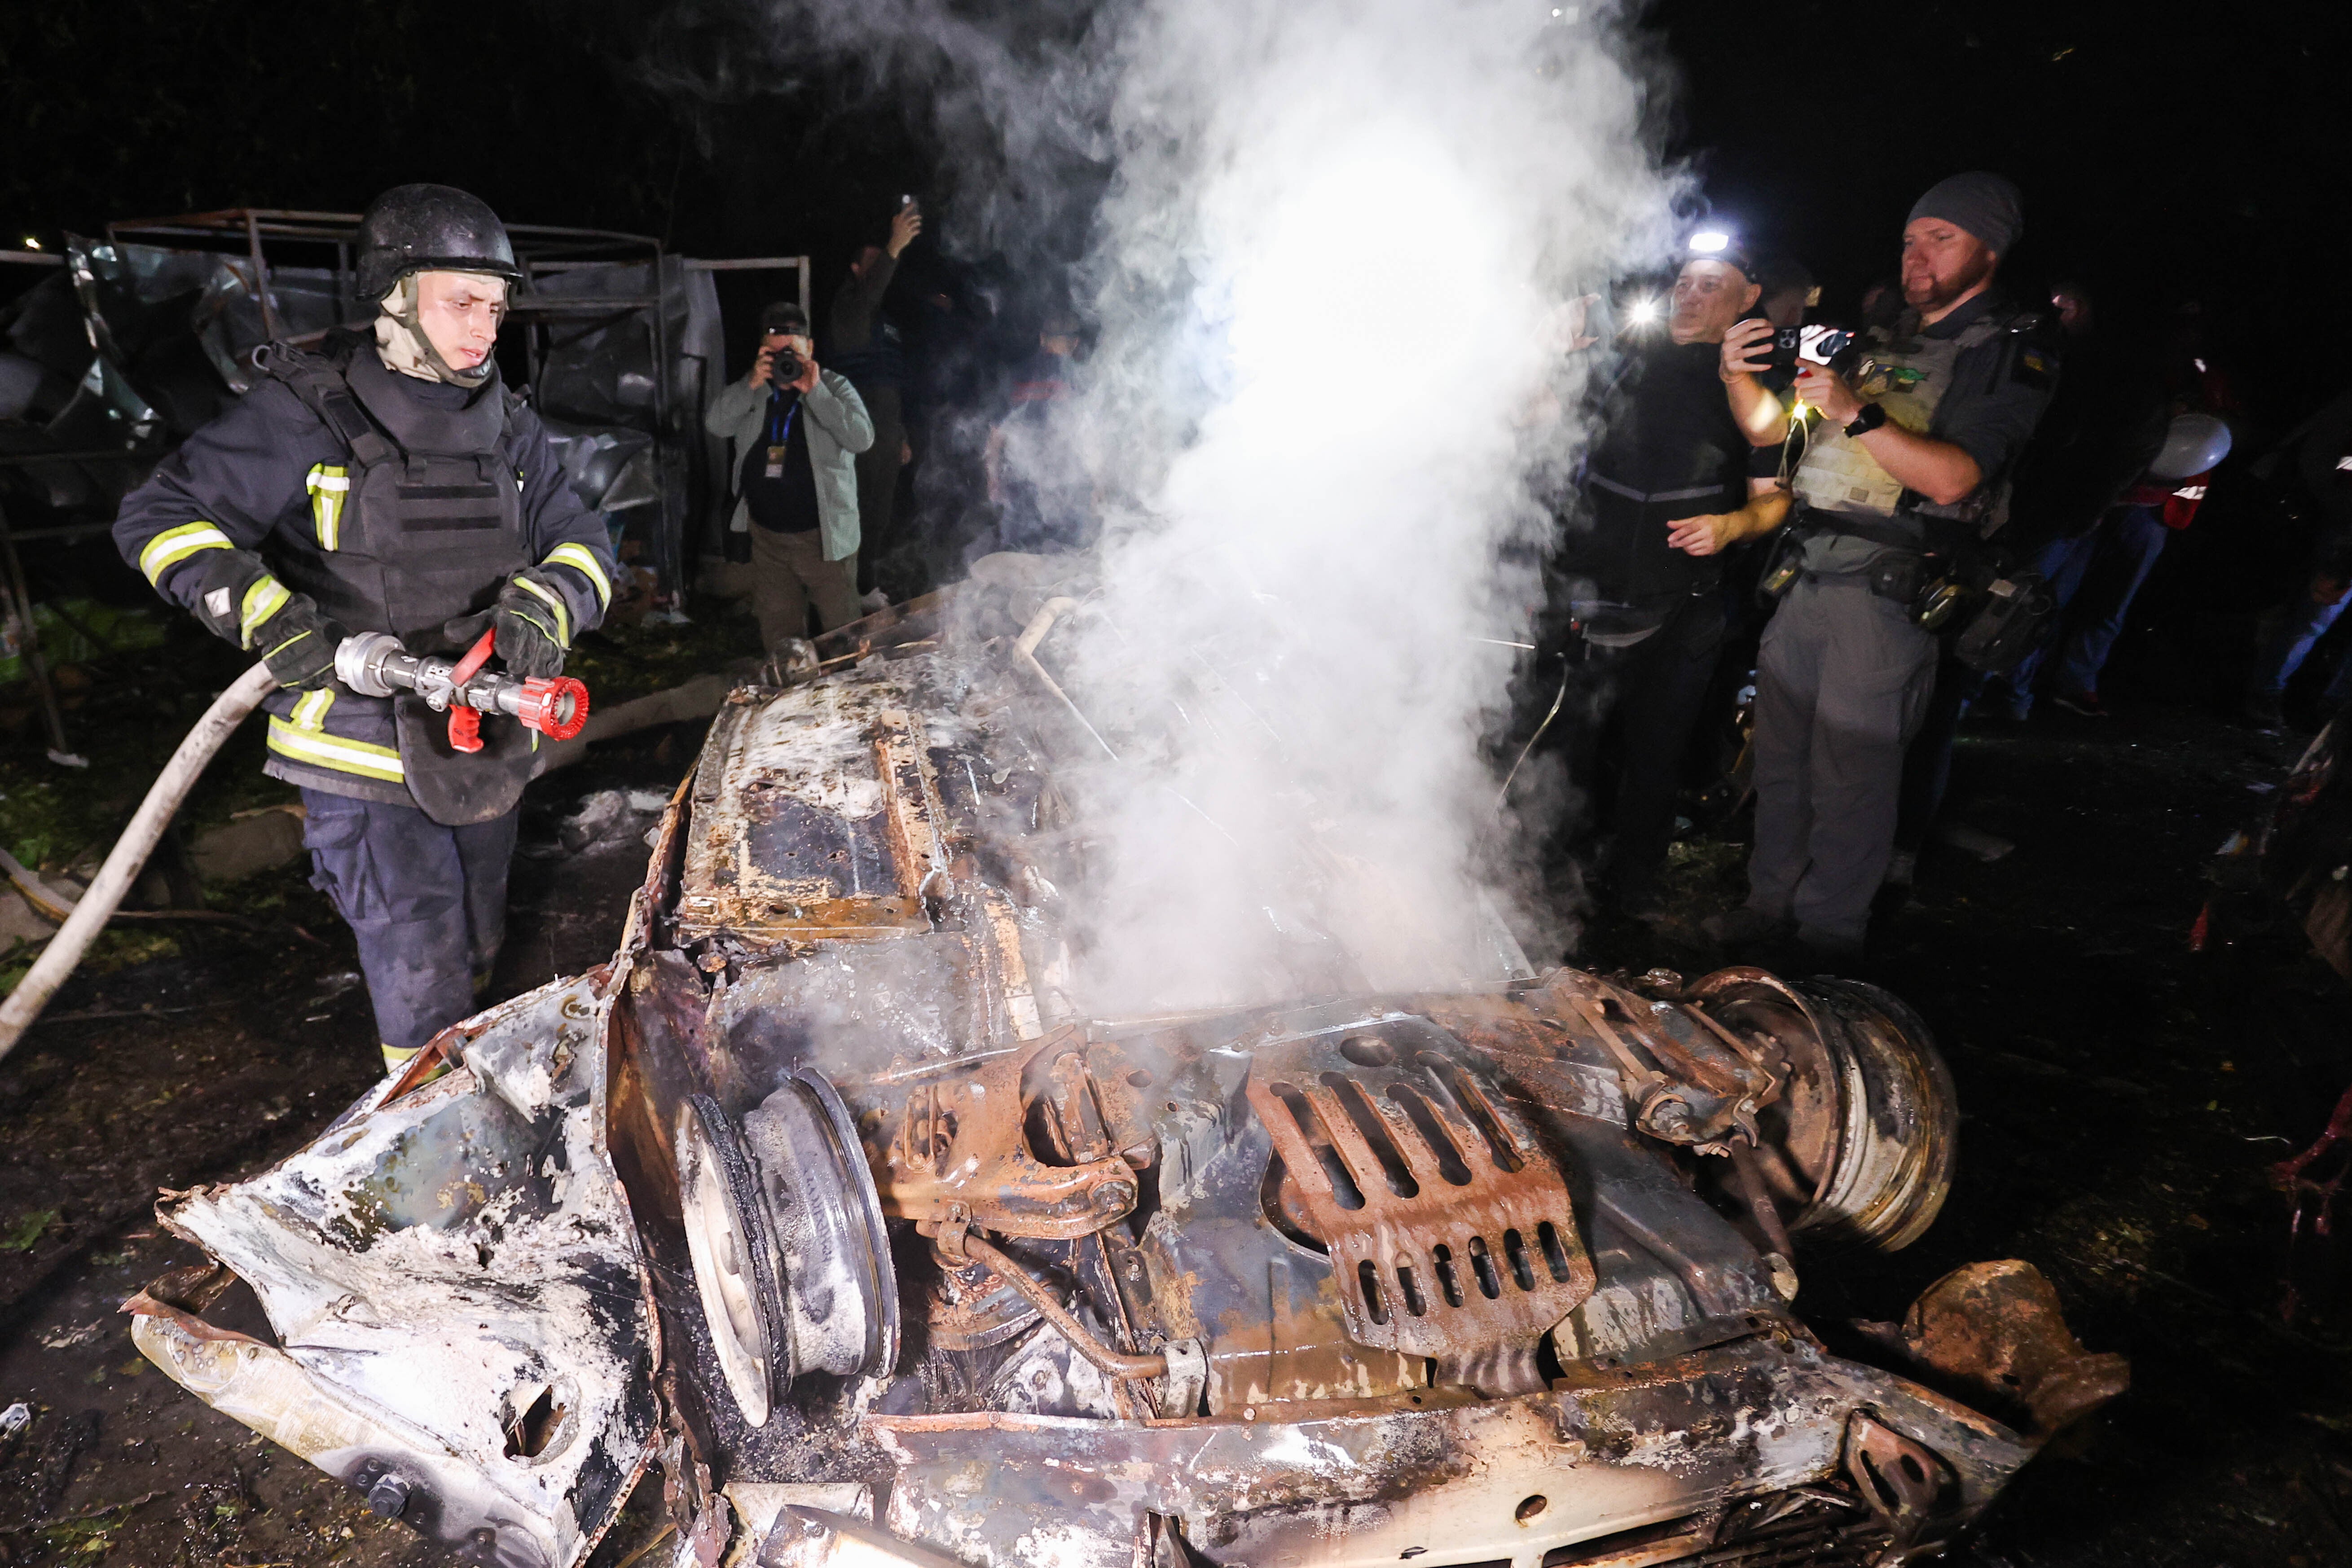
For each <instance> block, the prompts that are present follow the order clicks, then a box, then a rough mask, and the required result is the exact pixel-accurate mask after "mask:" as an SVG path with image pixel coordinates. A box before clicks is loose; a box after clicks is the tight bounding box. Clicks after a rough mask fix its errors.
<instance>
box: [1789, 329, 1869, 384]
mask: <svg viewBox="0 0 2352 1568" xmlns="http://www.w3.org/2000/svg"><path fill="white" fill-rule="evenodd" d="M1797 331H1798V342H1797V353H1798V356H1799V357H1800V358H1802V359H1808V360H1811V361H1812V362H1813V363H1815V364H1822V365H1827V366H1829V368H1830V369H1832V370H1833V371H1837V372H1839V373H1840V374H1843V372H1844V371H1845V368H1846V367H1847V366H1848V365H1850V364H1852V363H1853V362H1854V360H1855V359H1856V358H1858V357H1859V356H1860V354H1861V353H1862V349H1861V343H1862V340H1861V338H1860V337H1858V336H1857V335H1856V334H1855V333H1853V331H1849V330H1847V329H1846V328H1844V327H1800V328H1798V329H1797Z"/></svg>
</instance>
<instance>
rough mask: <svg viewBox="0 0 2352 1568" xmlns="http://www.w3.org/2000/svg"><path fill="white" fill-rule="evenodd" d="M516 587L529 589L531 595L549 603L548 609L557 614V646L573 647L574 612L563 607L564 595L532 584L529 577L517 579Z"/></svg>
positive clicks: (540, 585)
mask: <svg viewBox="0 0 2352 1568" xmlns="http://www.w3.org/2000/svg"><path fill="white" fill-rule="evenodd" d="M515 586H516V587H518V588H528V589H530V591H531V593H533V594H535V595H538V596H539V597H540V598H541V599H544V600H546V601H547V607H548V608H549V609H551V610H553V611H554V612H555V641H556V645H557V646H558V647H564V648H569V647H571V646H572V612H571V611H569V610H567V609H565V608H564V607H563V595H561V594H559V593H557V592H556V591H555V590H554V589H552V588H550V587H546V586H544V585H542V584H538V583H534V582H532V581H531V580H530V578H528V577H518V578H516V579H515Z"/></svg>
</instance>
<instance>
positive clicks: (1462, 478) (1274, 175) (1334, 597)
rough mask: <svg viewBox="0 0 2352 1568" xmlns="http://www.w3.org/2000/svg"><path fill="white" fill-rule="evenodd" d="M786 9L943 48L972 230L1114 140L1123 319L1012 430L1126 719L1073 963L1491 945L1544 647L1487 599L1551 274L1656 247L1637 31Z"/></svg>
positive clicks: (1480, 952)
mask: <svg viewBox="0 0 2352 1568" xmlns="http://www.w3.org/2000/svg"><path fill="white" fill-rule="evenodd" d="M765 14H766V15H767V16H769V17H770V19H771V26H770V29H769V36H770V37H799V38H803V39H809V40H814V41H819V42H822V43H823V44H824V46H825V47H828V48H832V49H836V50H840V49H848V50H857V49H865V50H869V51H873V52H874V53H875V54H876V55H877V58H879V57H881V56H884V55H895V56H899V57H903V56H906V55H907V54H908V51H910V50H911V51H914V52H915V53H918V54H921V55H922V56H923V58H927V59H929V60H931V61H932V62H933V64H934V65H935V66H936V65H937V64H939V63H940V62H942V61H944V62H947V63H948V64H950V66H951V67H952V70H951V72H950V78H951V79H943V78H941V77H940V75H939V73H938V72H937V71H936V70H935V71H934V73H933V77H932V79H933V80H934V82H937V83H941V84H942V86H943V90H944V91H945V92H946V94H947V95H948V96H949V97H950V98H951V99H952V100H953V105H954V106H953V107H952V108H951V109H947V110H937V111H935V113H936V116H937V118H938V120H939V121H940V123H942V124H946V123H956V124H961V125H964V126H967V127H970V126H973V125H980V124H985V125H987V126H988V127H989V128H990V135H991V136H992V142H990V144H989V145H988V147H986V148H985V149H979V148H975V149H974V155H975V157H978V158H980V159H981V160H982V162H984V163H987V164H989V165H990V166H991V167H992V169H993V170H994V171H995V174H993V175H992V181H993V183H994V184H995V185H996V187H997V190H998V194H997V195H996V196H994V197H993V198H990V199H976V198H975V197H974V196H973V195H971V193H969V192H967V193H965V195H963V196H962V197H961V199H960V200H959V202H958V204H957V206H958V210H959V212H960V213H961V215H962V217H963V220H964V232H963V233H961V235H959V234H958V233H957V232H954V231H953V230H952V229H951V230H950V233H949V234H948V235H947V236H946V237H947V239H948V240H949V242H950V244H953V243H955V242H957V241H958V240H959V239H961V240H963V241H964V242H966V243H968V244H973V245H976V246H989V247H1004V246H1006V245H1007V242H1008V239H1009V238H1010V236H1008V234H1007V233H1006V232H1005V226H1006V225H1007V224H1008V223H1009V222H1011V221H1013V219H1014V218H1015V217H1017V215H1018V214H1019V213H1020V212H1022V211H1024V210H1028V211H1031V212H1033V213H1034V212H1036V211H1039V210H1042V209H1043V207H1045V205H1050V201H1049V199H1048V198H1047V197H1046V196H1045V195H1042V194H1041V191H1042V186H1041V184H1039V183H1038V181H1037V178H1036V174H1035V172H1036V170H1037V169H1039V168H1054V167H1063V168H1066V167H1068V166H1071V165H1073V164H1076V163H1087V164H1095V165H1099V164H1101V163H1108V165H1109V166H1110V184H1109V187H1108V193H1107V194H1106V195H1104V196H1103V198H1102V200H1101V202H1100V205H1099V206H1098V207H1097V211H1096V216H1095V225H1094V231H1093V239H1092V243H1091V246H1090V248H1089V250H1088V254H1087V258H1086V261H1085V263H1084V264H1083V266H1082V268H1080V269H1079V273H1078V277H1077V279H1076V290H1075V291H1076V297H1077V298H1078V300H1080V302H1081V304H1082V307H1083V308H1084V309H1085V310H1087V312H1088V313H1090V315H1091V316H1092V319H1093V321H1094V322H1095V323H1096V332H1097V342H1096V346H1095V349H1094V352H1093V353H1092V354H1091V356H1090V358H1089V359H1088V360H1087V363H1085V364H1084V365H1083V366H1082V367H1081V369H1080V371H1079V373H1078V375H1077V383H1078V384H1077V389H1076V393H1075V395H1073V397H1072V398H1070V399H1069V400H1068V401H1067V402H1066V403H1065V404H1063V405H1057V406H1056V408H1055V415H1054V432H1055V439H1051V440H1047V441H1043V442H1032V443H1030V444H1028V446H1027V447H1026V448H1025V450H1026V452H1027V453H1028V454H1029V455H1028V456H1027V457H1026V458H1023V457H1021V456H1020V455H1019V454H1018V453H1017V452H1016V456H1015V459H1014V460H1015V461H1016V462H1018V461H1024V460H1025V461H1028V462H1030V463H1032V464H1038V465H1051V466H1053V467H1054V468H1055V469H1056V471H1055V472H1051V473H1039V474H1033V475H1031V476H1030V477H1031V478H1032V479H1035V480H1036V481H1038V482H1039V483H1041V484H1044V485H1045V486H1047V487H1049V488H1052V487H1068V486H1072V485H1076V486H1080V487H1083V488H1084V489H1087V490H1088V491H1090V492H1091V493H1092V494H1093V495H1094V496H1095V498H1096V499H1097V501H1098V503H1099V505H1100V508H1101V510H1103V511H1104V512H1105V513H1106V514H1107V517H1108V521H1107V524H1106V528H1105V533H1104V538H1103V541H1102V543H1101V546H1100V551H1099V561H1098V563H1097V565H1096V567H1095V568H1094V572H1093V576H1092V579H1091V580H1092V583H1093V584H1094V589H1093V592H1092V594H1091V595H1090V596H1089V597H1088V599H1087V604H1086V606H1085V608H1084V610H1083V611H1082V612H1080V613H1078V614H1076V615H1074V616H1070V617H1068V618H1067V620H1066V623H1065V624H1064V625H1062V626H1057V627H1056V628H1055V631H1054V632H1053V633H1052V634H1051V636H1050V637H1048V638H1047V640H1046V641H1045V643H1044V644H1043V645H1042V646H1041V647H1040V649H1039V658H1040V659H1041V660H1042V661H1043V663H1044V664H1045V666H1046V667H1047V668H1049V669H1051V670H1052V671H1053V672H1054V673H1055V675H1056V676H1057V677H1058V678H1059V679H1060V680H1061V682H1062V684H1063V685H1064V686H1065V687H1066V689H1067V690H1068V691H1069V693H1070V694H1071V696H1072V698H1073V699H1074V700H1076V702H1077V704H1078V706H1079V707H1080V708H1081V709H1083V710H1086V712H1087V719H1088V720H1089V721H1090V722H1091V723H1092V724H1093V726H1094V728H1095V729H1096V731H1098V733H1099V735H1100V741H1099V742H1095V741H1094V740H1092V739H1091V738H1089V739H1087V740H1086V741H1084V742H1082V743H1081V748H1080V751H1079V752H1078V753H1077V754H1080V755H1083V754H1085V752H1086V751H1087V750H1088V749H1091V751H1092V752H1094V755H1093V757H1092V759H1091V765H1088V766H1085V767H1075V768H1072V769H1069V770H1066V775H1065V777H1064V779H1063V784H1064V787H1065V789H1066V792H1068V793H1069V794H1071V795H1074V796H1075V797H1076V804H1077V805H1078V807H1079V809H1078V814H1077V815H1078V819H1079V820H1080V821H1081V822H1082V823H1084V824H1085V825H1086V831H1087V839H1088V844H1089V870H1090V875H1089V877H1088V879H1087V881H1088V883H1089V885H1090V887H1091V889H1092V897H1091V899H1090V910H1089V916H1088V918H1087V919H1086V920H1084V921H1079V922H1076V923H1077V924H1078V926H1079V928H1080V929H1081V930H1082V931H1084V932H1085V933H1086V936H1087V951H1086V952H1083V953H1082V954H1081V955H1080V957H1079V962H1078V963H1077V965H1076V970H1077V973H1076V986H1077V989H1078V990H1079V992H1080V993H1081V994H1080V997H1079V1000H1080V1002H1081V1004H1082V1005H1085V1006H1087V1008H1088V1009H1089V1010H1090V1011H1094V1012H1096V1013H1097V1014H1117V1013H1124V1012H1133V1011H1139V1010H1145V1011H1148V1010H1157V1009H1161V1008H1174V1007H1183V1006H1198V1005H1213V1004H1228V1003H1240V1002H1249V1001H1263V1000H1272V999H1276V998H1279V997H1285V996H1292V997H1295V996H1297V995H1300V994H1312V993H1314V992H1316V991H1318V990H1320V991H1333V990H1339V989H1348V988H1359V987H1362V986H1367V985H1369V986H1371V987H1375V988H1381V989H1389V988H1399V987H1406V986H1413V985H1421V984H1444V983H1447V982H1460V981H1462V980H1465V979H1475V978H1482V977H1492V976H1493V974H1494V973H1495V969H1494V964H1493V945H1492V943H1491V942H1490V941H1489V940H1488V938H1489V937H1490V935H1491V930H1490V927H1491V922H1490V921H1487V920H1486V911H1489V910H1493V909H1495V908H1496V907H1508V906H1512V905H1513V904H1514V902H1515V900H1516V896H1517V894H1518V893H1519V892H1520V891H1521V890H1522V889H1524V888H1525V887H1526V886H1527V885H1528V882H1529V881H1530V880H1531V879H1529V878H1528V877H1527V876H1526V875H1525V872H1526V871H1527V870H1528V868H1525V867H1514V866H1512V865H1510V864H1508V863H1507V862H1508V860H1509V858H1510V856H1511V853H1512V851H1510V850H1509V849H1508V848H1507V845H1508V843H1509V840H1508V839H1507V837H1502V836H1498V835H1497V834H1496V832H1495V830H1494V829H1495V821H1496V816H1495V814H1496V806H1495V802H1496V783H1497V780H1496V768H1495V767H1494V765H1493V763H1492V762H1491V759H1490V758H1489V756H1488V755H1487V754H1486V751H1485V749H1484V744H1483V743H1484V742H1486V740H1487V738H1488V737H1489V736H1490V735H1491V733H1492V732H1493V731H1494V730H1495V728H1496V720H1497V717H1498V707H1499V704H1500V703H1501V701H1502V700H1503V694H1504V689H1505V686H1506V682H1507V679H1508V677H1509V673H1510V669H1511V664H1512V659H1513V657H1514V654H1513V650H1511V649H1509V648H1507V647H1498V646H1496V642H1495V641H1479V640H1476V639H1479V638H1487V639H1497V640H1499V641H1505V642H1507V641H1515V640H1516V641H1527V640H1529V638H1528V616H1529V612H1530V610H1531V609H1532V608H1533V607H1534V604H1535V601H1536V598H1537V596H1538V586H1537V583H1536V579H1535V573H1534V568H1533V560H1534V558H1535V556H1536V555H1537V554H1538V552H1540V549H1541V547H1542V545H1543V543H1544V542H1545V540H1546V538H1547V537H1548V535H1549V531H1550V530H1552V529H1553V528H1554V527H1556V526H1557V524H1556V523H1555V522H1554V521H1553V520H1552V518H1551V516H1550V513H1549V509H1548V508H1547V507H1546V506H1544V505H1543V504H1542V503H1541V499H1540V498H1541V494H1542V491H1543V487H1544V484H1545V482H1546V481H1547V479H1552V480H1556V479H1557V476H1558V474H1559V471H1560V469H1561V468H1562V467H1563V466H1564V464H1565V463H1566V462H1568V461H1570V460H1571V459H1572V458H1573V456H1574V454H1575V451H1576V449H1577V447H1579V446H1580V442H1581V439H1582V432H1581V431H1580V429H1579V428H1578V423H1577V422H1578V417H1579V416H1578V415H1577V413H1576V410H1577V409H1578V408H1579V407H1580V396H1579V395H1580V390H1581V383H1582V379H1583V378H1584V377H1585V376H1586V375H1587V374H1591V372H1592V371H1593V370H1595V369H1596V368H1598V366H1597V363H1595V356H1594V355H1591V354H1586V355H1568V354H1564V353H1562V352H1561V345H1560V342H1559V336H1560V334H1559V307H1560V305H1561V303H1562V302H1563V301H1564V300H1569V299H1571V298H1573V297H1575V296H1576V295H1578V294H1580V293H1582V292H1585V291H1589V290H1592V289H1600V288H1601V287H1603V286H1604V285H1605V283H1606V280H1607V279H1610V278H1611V277H1612V276H1618V275H1622V273H1624V272H1625V271H1627V270H1628V269H1630V268H1632V267H1633V266H1636V265H1640V264H1643V263H1647V262H1650V261H1653V260H1654V259H1655V258H1657V257H1659V256H1660V255H1661V254H1662V253H1663V249H1664V242H1665V240H1666V239H1667V237H1668V236H1669V234H1670V232H1671V225H1672V215H1673V211H1674V208H1675V200H1676V198H1677V195H1679V194H1680V192H1681V190H1682V188H1683V187H1682V184H1681V181H1680V177H1679V176H1677V175H1676V174H1674V173H1673V172H1672V171H1669V170H1667V169H1665V168H1664V167H1663V166H1662V164H1661V163H1660V160H1659V157H1658V155H1657V152H1656V149H1655V146H1654V135H1653V134H1652V132H1651V131H1650V130H1649V128H1648V123H1647V121H1648V112H1647V95H1648V93H1649V91H1650V90H1651V83H1652V80H1653V78H1654V74H1655V73H1654V70H1653V69H1652V68H1649V67H1647V66H1645V65H1644V64H1643V60H1642V58H1641V54H1640V50H1639V47H1638V45H1637V43H1636V42H1635V41H1633V40H1631V39H1630V38H1629V37H1627V35H1626V34H1625V32H1624V31H1623V29H1622V26H1621V25H1620V22H1619V20H1618V18H1617V17H1616V16H1614V15H1613V14H1612V13H1602V14H1598V15H1596V14H1595V13H1594V12H1593V10H1592V8H1591V6H1589V5H1588V6H1585V7H1584V8H1583V14H1582V15H1578V14H1577V8H1576V7H1572V6H1559V7H1555V6H1552V5H1541V4H1535V5H1531V4H1528V3H1526V0H1132V3H1130V4H1126V5H1112V6H1107V7H1105V8H1103V9H1102V10H1101V11H1099V12H1098V13H1097V14H1095V15H1094V16H1092V18H1091V21H1090V23H1089V24H1087V25H1085V26H1075V25H1072V23H1071V13H1069V12H1068V11H1067V10H1061V11H1056V12H1054V13H1053V15H1054V16H1055V19H1056V22H1057V24H1058V25H1057V26H1055V28H1052V29H1049V30H1048V31H1049V33H1050V36H1049V37H1045V38H1042V39H1041V38H1040V37H1034V36H1024V35H1023V34H1022V33H1021V31H1020V29H1019V28H1018V26H1015V25H1014V24H1012V23H1008V22H1004V21H1001V20H1000V21H999V22H996V23H994V24H991V25H982V24H979V23H975V22H974V21H972V20H971V17H972V16H973V12H972V10H971V8H970V7H967V6H963V5H950V4H949V3H948V0H841V4H840V5H838V6H837V7H835V6H828V5H811V4H808V3H806V0H789V3H784V4H778V5H772V6H771V7H769V8H768V10H767V11H766V13H765ZM1001 15H1002V16H1019V15H1020V13H1017V12H1005V13H1002V14H1001ZM949 151H950V156H951V157H952V156H953V150H952V149H950V150H949ZM1004 193H1011V195H1009V196H1008V195H1004ZM1600 352H1601V353H1605V352H1606V348H1605V345H1603V347H1602V349H1601V351H1600ZM1113 753H1116V760H1114V759H1113V755H1112V754H1113ZM1498 846H1500V847H1503V850H1502V853H1501V854H1500V855H1499V856H1498V855H1497V853H1496V851H1497V847H1498ZM1519 853H1522V854H1523V853H1524V851H1520V852H1519ZM1498 861H1499V862H1500V863H1498ZM1512 917H1513V923H1514V925H1516V926H1517V929H1518V930H1519V931H1520V932H1521V933H1522V934H1523V935H1528V936H1529V937H1530V938H1531V939H1533V940H1531V941H1530V942H1529V948H1530V951H1531V952H1533V954H1534V957H1535V959H1536V962H1537V963H1538V966H1540V965H1541V964H1542V963H1545V962H1547V961H1548V960H1549V959H1550V958H1551V957H1554V956H1556V954H1557V947H1556V946H1555V947H1553V949H1552V951H1550V952H1543V951H1538V949H1537V945H1536V944H1537V942H1539V941H1543V940H1546V939H1547V938H1548V937H1549V935H1550V934H1551V932H1550V931H1549V928H1548V927H1547V926H1546V925H1545V923H1544V922H1543V921H1542V920H1541V919H1540V917H1539V916H1538V915H1537V914H1536V913H1535V912H1534V911H1532V910H1528V908H1527V907H1526V905H1525V902H1524V900H1517V907H1516V908H1513V910H1512Z"/></svg>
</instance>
